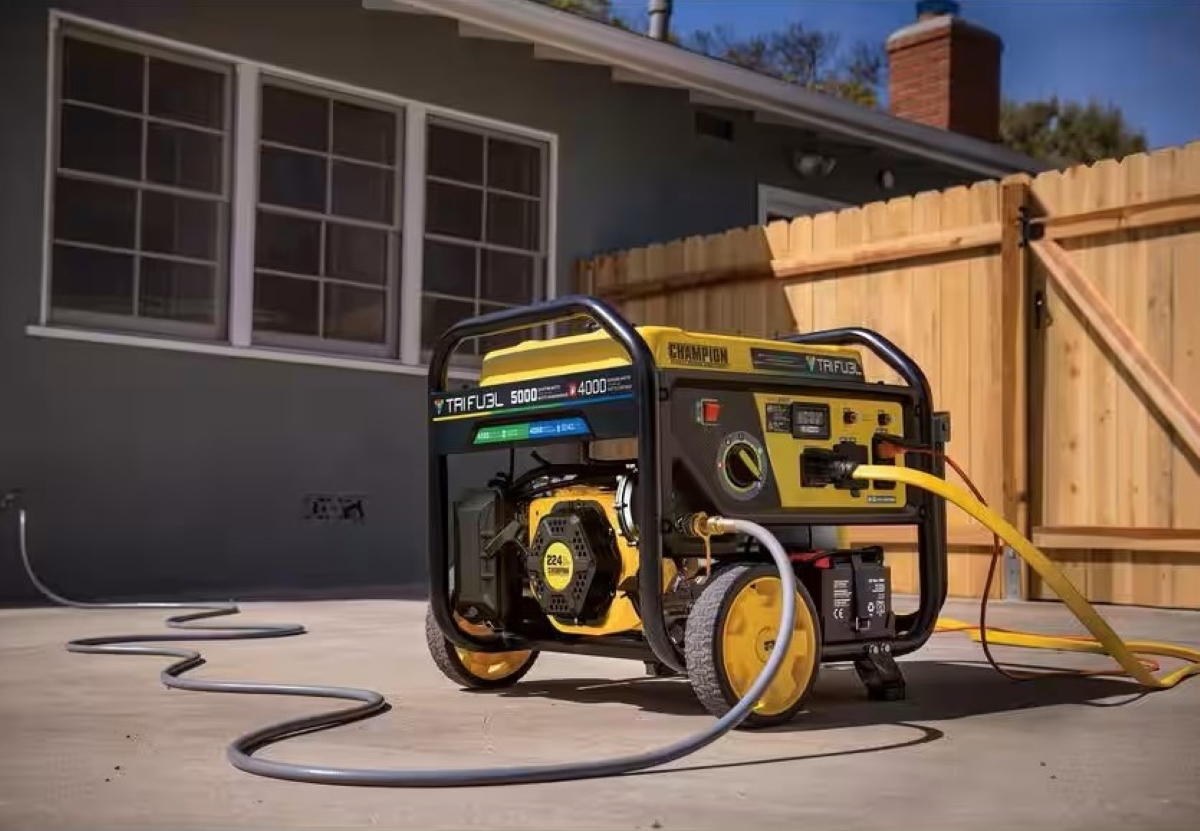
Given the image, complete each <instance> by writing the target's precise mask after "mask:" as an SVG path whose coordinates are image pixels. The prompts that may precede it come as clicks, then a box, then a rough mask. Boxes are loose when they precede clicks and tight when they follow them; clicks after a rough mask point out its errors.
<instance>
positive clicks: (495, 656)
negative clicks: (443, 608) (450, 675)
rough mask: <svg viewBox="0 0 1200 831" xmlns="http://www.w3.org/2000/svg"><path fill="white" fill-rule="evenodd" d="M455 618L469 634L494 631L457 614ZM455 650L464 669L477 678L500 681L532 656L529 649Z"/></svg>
mask: <svg viewBox="0 0 1200 831" xmlns="http://www.w3.org/2000/svg"><path fill="white" fill-rule="evenodd" d="M455 620H456V621H457V622H458V626H459V628H460V629H462V630H463V631H464V632H467V633H469V634H472V635H477V636H479V637H481V638H482V637H487V636H488V635H490V634H491V633H492V630H491V629H489V628H487V627H486V626H480V625H479V624H474V623H468V622H467V621H465V620H463V619H462V618H461V617H458V616H457V615H455ZM454 651H455V652H456V653H457V654H458V660H459V663H461V664H462V666H463V669H465V670H466V671H467V672H469V673H470V674H471V675H472V676H474V677H475V678H479V679H481V680H484V681H499V680H501V679H503V678H507V677H508V676H510V675H512V674H513V673H514V672H517V671H518V670H520V669H521V667H523V666H525V663H526V662H527V661H528V660H529V656H530V653H529V651H528V650H525V651H520V652H472V651H471V650H469V649H461V648H459V647H455V648H454Z"/></svg>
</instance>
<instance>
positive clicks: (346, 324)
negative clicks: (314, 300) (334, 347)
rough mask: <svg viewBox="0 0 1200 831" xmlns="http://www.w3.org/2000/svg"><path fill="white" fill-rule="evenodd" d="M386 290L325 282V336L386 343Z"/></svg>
mask: <svg viewBox="0 0 1200 831" xmlns="http://www.w3.org/2000/svg"><path fill="white" fill-rule="evenodd" d="M386 299H387V292H385V291H382V290H380V289H362V288H356V287H354V286H342V285H338V284H337V283H326V284H325V337H327V338H337V339H339V340H352V341H363V342H366V343H383V342H384V340H385V339H386V337H387V320H386V315H385V313H384V302H385V301H386Z"/></svg>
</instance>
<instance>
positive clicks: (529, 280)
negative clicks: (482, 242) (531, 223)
mask: <svg viewBox="0 0 1200 831" xmlns="http://www.w3.org/2000/svg"><path fill="white" fill-rule="evenodd" d="M533 271H534V258H533V257H526V256H525V255H523V254H508V253H505V252H503V251H484V252H483V282H482V285H481V288H480V297H481V299H483V300H491V301H493V302H496V303H512V304H515V305H524V304H526V303H532V302H533V301H534V296H533Z"/></svg>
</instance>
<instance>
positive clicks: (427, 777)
mask: <svg viewBox="0 0 1200 831" xmlns="http://www.w3.org/2000/svg"><path fill="white" fill-rule="evenodd" d="M14 501H16V497H15V495H14V494H9V495H8V496H6V497H4V499H3V500H0V509H3V508H5V507H7V506H8V505H9V504H11V503H12V502H14ZM18 521H19V526H20V529H19V531H20V552H21V560H22V562H23V563H24V565H25V571H26V573H27V574H28V575H29V579H30V580H31V581H32V583H33V585H34V586H35V587H36V588H37V589H38V591H40V592H41V593H42V594H43V595H45V596H46V597H47V598H48V599H49V600H51V601H53V602H55V603H58V604H60V605H63V606H71V607H74V608H80V609H199V610H200V611H197V612H195V613H193V614H188V615H177V616H173V617H171V618H168V619H167V625H168V626H170V627H173V628H178V629H204V630H206V631H205V633H199V632H189V633H186V634H162V635H110V636H105V637H97V638H81V639H78V640H73V641H70V642H69V643H68V644H67V649H68V650H69V651H71V652H88V653H103V654H121V655H159V656H163V657H167V658H178V659H179V660H178V661H176V662H175V663H173V664H171V665H170V666H168V667H167V668H166V669H164V670H163V671H162V673H161V675H160V678H161V680H162V683H163V684H164V685H165V686H167V687H173V688H175V689H181V690H192V691H197V692H222V693H248V694H259V695H296V696H308V697H312V698H334V699H341V700H345V701H356V702H359V703H358V704H357V705H356V706H353V707H347V708H345V709H341V710H334V711H329V712H325V713H319V714H316V715H311V716H305V717H303V718H296V719H289V720H287V721H281V722H277V723H275V724H271V725H268V726H266V727H263V728H261V729H259V730H255V731H254V732H252V733H247V734H245V735H243V736H241V737H239V738H238V739H236V740H235V741H234V742H233V743H232V744H231V745H229V748H228V751H227V755H228V757H229V761H230V762H231V763H232V764H233V766H234V767H236V768H238V769H240V770H243V771H245V772H247V773H253V774H257V775H259V776H266V777H270V778H274V779H289V780H292V781H296V782H310V783H315V784H324V785H372V786H382V787H410V788H411V787H422V788H436V787H467V786H479V785H517V784H532V783H538V782H561V781H565V780H579V779H593V778H598V777H604V776H615V775H619V774H623V773H631V772H633V771H637V770H645V769H646V768H652V767H658V766H660V765H664V764H667V763H668V762H673V761H675V760H676V759H680V758H682V757H684V756H687V755H689V754H692V753H695V752H696V751H698V750H700V749H702V748H704V747H706V746H707V745H709V744H711V743H712V742H714V741H716V740H717V739H718V738H720V737H721V736H723V735H725V734H726V733H728V732H729V731H730V730H732V729H733V728H735V727H736V726H737V725H738V724H739V723H741V721H742V720H743V719H745V718H746V716H747V715H749V713H750V709H751V708H752V707H753V706H754V703H755V702H756V701H758V700H759V699H760V698H761V697H762V695H763V693H765V692H766V690H767V687H768V686H769V685H770V683H771V681H772V679H774V677H775V674H776V672H778V670H779V666H780V664H781V663H782V661H783V658H784V656H785V655H786V654H787V651H788V647H789V645H790V644H791V640H792V627H793V625H794V622H795V616H796V584H795V576H794V575H793V573H792V565H791V562H790V561H789V559H788V556H787V552H786V551H784V549H783V546H781V545H780V544H779V541H778V540H776V539H775V537H774V535H772V534H771V533H770V532H769V531H767V529H765V528H763V527H762V526H760V525H757V524H755V523H753V522H746V521H744V520H723V521H722V522H724V523H726V527H728V528H732V529H733V530H734V531H737V532H741V533H744V534H748V535H750V536H752V537H754V538H755V539H757V540H758V541H759V542H760V543H762V545H763V546H764V547H765V548H766V549H767V550H768V551H769V552H770V553H771V557H772V558H773V559H774V560H775V565H776V566H777V568H778V569H779V577H780V581H781V582H782V584H783V586H782V588H783V612H782V614H781V615H780V621H779V635H778V637H777V639H776V642H775V646H774V648H773V649H772V650H771V655H770V657H769V658H768V659H767V663H766V666H764V667H763V669H762V672H761V673H759V676H758V678H757V679H755V681H754V684H753V685H751V687H750V690H749V691H748V692H747V693H746V695H745V696H744V697H743V698H742V699H741V700H740V701H738V703H737V704H736V705H735V706H734V707H733V708H732V709H731V710H730V711H729V712H728V713H726V714H725V715H724V716H722V717H721V718H720V719H718V720H717V721H716V722H715V723H713V724H711V725H709V726H708V727H706V728H705V729H703V730H701V731H700V732H699V733H697V734H695V735H693V736H689V737H687V738H684V739H681V740H680V741H678V742H676V743H674V744H672V745H669V746H667V747H664V748H661V749H658V750H650V751H646V752H645V753H639V754H635V755H632V756H623V757H618V758H614V759H598V760H593V761H588V762H572V763H566V764H549V765H525V766H513V767H496V768H474V769H471V768H466V769H460V770H436V769H435V770H403V769H396V770H384V769H355V768H331V767H323V766H320V765H304V764H292V763H287V762H274V761H270V760H266V759H258V758H255V757H254V755H253V754H254V752H255V751H257V750H259V749H261V748H263V747H266V746H268V745H271V744H275V743H277V742H281V741H283V740H285V739H288V738H291V737H293V736H297V735H300V734H303V733H312V732H317V731H319V730H325V729H329V728H331V727H337V726H340V725H344V724H349V723H350V722H353V721H358V720H360V719H364V718H368V717H370V716H374V715H377V714H379V713H381V712H384V711H386V710H387V708H388V705H387V702H386V700H385V699H384V697H383V696H382V695H380V694H379V693H377V692H374V691H372V690H362V689H355V688H352V687H330V686H317V685H298V684H263V683H255V682H243V681H212V680H204V681H201V680H196V679H186V678H182V677H181V676H182V675H183V673H185V672H187V671H188V670H191V669H194V668H196V667H198V666H201V665H202V664H203V663H204V658H203V657H202V656H201V655H200V653H199V652H196V651H193V650H190V649H170V648H166V647H147V646H116V645H114V644H120V643H126V644H128V643H136V642H147V641H194V640H242V639H249V638H278V637H286V636H290V635H300V634H304V631H305V630H304V627H303V626H299V625H295V624H274V625H271V624H267V625H260V626H212V625H208V626H188V625H187V624H188V623H189V622H191V621H195V620H200V619H203V618H213V617H220V616H223V615H232V614H237V613H238V611H239V609H238V607H237V605H235V604H233V603H222V604H200V605H197V604H186V603H85V602H80V601H76V600H70V599H68V598H65V597H62V596H61V595H59V594H56V593H55V592H53V591H51V590H50V589H49V588H48V587H47V586H45V585H44V584H43V583H42V582H41V581H40V580H39V579H38V578H37V576H36V575H35V574H34V571H33V567H32V565H31V564H30V562H29V553H28V549H27V546H26V534H25V524H26V520H25V509H24V508H23V507H21V508H19V510H18ZM214 630H215V631H214Z"/></svg>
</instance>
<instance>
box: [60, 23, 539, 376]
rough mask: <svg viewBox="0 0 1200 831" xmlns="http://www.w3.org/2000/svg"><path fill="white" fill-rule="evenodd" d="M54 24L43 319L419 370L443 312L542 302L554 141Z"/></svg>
mask: <svg viewBox="0 0 1200 831" xmlns="http://www.w3.org/2000/svg"><path fill="white" fill-rule="evenodd" d="M51 25H52V26H53V27H55V38H54V50H55V53H54V56H53V57H54V65H55V76H54V78H53V79H52V81H51V88H50V93H51V106H52V118H53V122H52V124H53V130H52V133H51V136H50V146H49V158H50V160H51V164H52V166H51V169H50V176H49V180H48V184H49V186H50V193H49V199H50V202H51V210H50V212H49V216H48V224H47V235H48V236H47V246H46V249H47V259H46V288H47V290H46V292H45V300H46V306H45V309H44V311H43V323H50V324H57V325H61V326H68V327H74V328H75V331H76V332H77V333H78V332H79V330H80V329H83V330H85V331H84V332H83V333H82V334H83V335H84V336H87V337H90V336H91V335H88V333H89V332H90V333H93V334H96V333H97V332H101V333H102V332H110V333H125V334H132V335H143V336H144V335H147V334H149V335H162V336H168V337H169V338H170V340H169V341H164V340H154V341H147V340H145V338H137V339H136V340H137V342H138V343H147V344H150V345H169V344H174V346H172V348H189V347H187V346H186V344H187V343H191V342H194V341H205V342H207V344H209V345H210V346H211V347H213V348H217V349H218V350H223V352H225V353H232V352H239V353H246V354H249V353H253V354H256V355H263V356H271V355H274V356H281V355H290V356H297V355H299V356H304V355H307V356H310V357H312V358H313V359H315V360H317V362H322V361H321V360H320V356H331V357H337V358H338V360H339V361H342V360H343V359H347V358H348V359H350V360H351V362H352V363H354V361H355V359H359V358H368V359H372V362H371V363H370V364H361V362H359V363H357V364H355V365H369V366H378V365H379V364H377V363H376V362H378V361H383V362H386V363H387V364H388V365H390V366H396V367H399V366H402V365H410V366H416V365H418V364H420V363H421V362H422V361H423V360H426V359H427V356H428V350H429V347H430V346H431V345H432V343H433V342H434V341H435V340H436V338H437V337H438V336H439V335H440V334H441V333H442V332H444V331H445V329H446V328H447V327H448V326H450V325H452V324H453V323H455V322H456V321H458V320H461V319H462V318H464V317H469V316H473V315H476V314H481V313H485V312H488V311H492V310H495V309H500V308H504V307H506V306H515V305H522V304H526V303H530V302H534V301H537V300H540V299H543V298H545V297H546V296H548V294H549V293H550V288H551V280H552V271H553V270H552V268H551V266H550V263H551V261H552V259H553V252H554V244H553V231H552V226H551V225H550V222H549V217H550V216H551V215H552V211H553V205H552V204H550V203H551V194H552V193H553V192H554V187H553V184H554V183H553V178H554V175H555V172H554V163H553V160H554V137H553V136H550V135H546V134H543V133H539V132H536V131H533V130H529V129H527V128H522V127H518V126H512V125H503V124H499V123H496V122H493V121H490V120H484V119H479V118H475V117H473V116H469V115H466V114H462V113H455V112H450V111H446V110H443V109H441V108H438V107H433V106H429V105H424V104H421V103H418V102H411V101H401V100H398V99H396V98H395V97H394V96H390V95H386V94H382V93H376V92H372V91H369V90H361V89H356V88H352V87H348V86H346V85H344V84H340V83H338V82H335V81H328V80H324V79H320V78H312V77H309V76H305V75H302V74H300V73H297V72H294V71H291V70H284V69H280V68H275V67H266V66H262V65H259V64H256V63H253V62H250V61H246V60H243V59H240V58H237V57H233V56H225V55H220V54H216V53H213V52H210V51H207V50H202V49H198V48H193V47H189V46H186V45H183V44H176V43H172V42H169V41H166V40H164V39H161V38H157V37H153V36H149V35H143V34H140V33H137V32H131V31H128V30H124V29H121V28H119V27H116V26H111V25H108V24H96V23H92V22H90V21H85V20H83V19H82V18H78V17H75V16H73V15H69V14H64V13H59V12H52V14H51ZM413 136H415V137H417V138H420V139H422V141H419V142H415V143H414V144H413V152H411V153H410V152H409V150H408V144H409V139H410V138H411V137H413ZM235 217H236V218H238V220H237V221H236V222H235ZM532 335H533V333H531V332H530V333H517V334H516V335H515V336H509V337H508V341H502V340H501V339H493V340H492V341H491V342H488V343H485V344H463V345H462V346H460V347H459V350H458V351H459V354H460V355H461V354H462V353H463V352H467V353H469V354H468V356H467V357H468V358H470V357H471V356H472V355H473V356H474V358H475V359H476V360H477V358H478V355H479V353H480V351H481V350H485V349H490V348H494V347H495V346H498V345H501V344H502V343H504V342H509V341H512V340H514V339H520V338H524V337H530V336H532ZM97 336H99V335H98V334H97ZM126 341H127V342H128V338H126ZM222 344H224V345H225V346H222ZM210 346H204V347H203V348H204V349H205V350H207V351H212V348H210ZM196 348H199V347H196ZM289 359H291V358H289ZM305 360H307V359H305ZM418 371H419V370H418Z"/></svg>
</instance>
